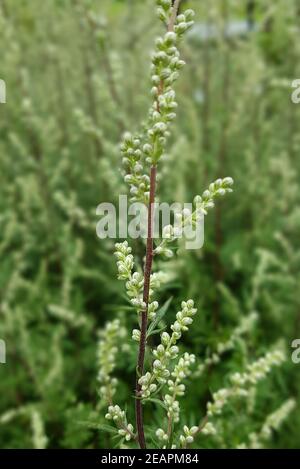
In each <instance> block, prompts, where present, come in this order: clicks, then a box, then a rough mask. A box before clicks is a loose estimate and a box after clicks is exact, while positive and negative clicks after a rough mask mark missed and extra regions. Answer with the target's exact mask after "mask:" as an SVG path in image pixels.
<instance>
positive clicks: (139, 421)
mask: <svg viewBox="0 0 300 469" xmlns="http://www.w3.org/2000/svg"><path fill="white" fill-rule="evenodd" d="M180 2H181V0H175V1H174V3H173V10H172V14H171V18H170V21H169V24H168V28H167V29H168V31H173V30H174V26H175V22H176V18H177V12H178V8H179V4H180ZM159 88H160V89H159V94H162V93H163V91H164V86H163V82H161V84H160V87H159ZM156 104H157V111H158V112H160V109H159V103H158V100H157V103H156ZM155 186H156V166H155V165H152V166H151V171H150V197H149V207H148V229H147V231H148V232H147V247H146V262H145V269H144V291H143V301H144V303H145V305H146V307H145V309H144V310H143V311H142V312H141V316H142V317H141V336H140V346H139V353H138V362H137V376H136V402H135V415H136V427H137V433H138V442H139V445H140V447H141V448H142V449H145V448H146V441H145V434H144V421H143V407H142V401H141V385H140V384H139V378H140V376H141V375H142V374H143V372H144V361H145V350H146V335H147V322H148V304H149V289H150V276H151V270H152V261H153V210H154V200H155Z"/></svg>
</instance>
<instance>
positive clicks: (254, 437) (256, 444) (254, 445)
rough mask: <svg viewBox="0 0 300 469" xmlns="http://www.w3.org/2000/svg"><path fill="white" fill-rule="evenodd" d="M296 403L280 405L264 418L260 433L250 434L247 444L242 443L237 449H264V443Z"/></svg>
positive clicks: (290, 401)
mask: <svg viewBox="0 0 300 469" xmlns="http://www.w3.org/2000/svg"><path fill="white" fill-rule="evenodd" d="M295 406H296V402H295V400H294V399H289V400H288V401H286V402H285V403H284V404H282V405H281V406H280V407H279V409H277V410H275V412H273V413H272V414H270V415H268V417H267V418H266V420H265V422H264V424H263V426H262V428H261V430H260V432H258V433H250V435H249V443H248V444H245V443H242V444H240V445H238V447H237V448H238V449H247V448H248V449H261V448H263V447H264V442H266V441H268V440H269V439H270V438H271V437H272V433H273V431H274V430H278V429H279V428H280V427H281V425H282V423H283V422H284V421H285V420H286V419H287V417H288V416H289V414H290V413H291V412H292V410H293V409H294V408H295Z"/></svg>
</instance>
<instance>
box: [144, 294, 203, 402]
mask: <svg viewBox="0 0 300 469" xmlns="http://www.w3.org/2000/svg"><path fill="white" fill-rule="evenodd" d="M181 308H182V309H181V311H179V312H178V313H177V314H176V321H175V323H174V324H173V325H172V326H171V329H172V330H173V333H172V334H171V335H170V334H168V333H167V332H163V333H162V334H161V344H159V345H158V346H157V348H156V349H154V350H153V356H154V358H155V360H154V362H153V371H152V374H151V373H149V372H148V373H147V374H146V375H144V376H142V377H141V378H140V380H139V383H140V384H141V386H142V397H144V398H146V397H149V395H150V394H151V393H152V392H155V390H156V388H155V389H154V387H153V388H152V389H153V391H150V386H151V385H152V384H153V383H154V381H157V382H158V383H160V384H165V383H166V382H167V379H168V378H169V376H170V374H171V373H170V371H169V369H168V365H169V362H170V360H174V359H175V358H176V357H177V356H178V353H179V349H178V347H177V345H176V342H177V340H178V339H180V337H181V334H182V332H184V331H187V330H188V326H189V325H190V324H191V323H192V322H193V320H192V317H193V316H194V315H195V314H196V312H197V309H196V308H194V301H193V300H188V301H183V302H182V303H181ZM191 357H193V356H192V355H188V354H187V355H186V361H188V358H189V360H192V358H191ZM183 360H184V358H183ZM181 363H183V362H181ZM178 372H179V369H178ZM149 391H150V393H149Z"/></svg>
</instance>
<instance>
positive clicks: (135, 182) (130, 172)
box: [121, 132, 150, 203]
mask: <svg viewBox="0 0 300 469" xmlns="http://www.w3.org/2000/svg"><path fill="white" fill-rule="evenodd" d="M121 152H122V154H123V159H122V163H123V166H124V168H125V171H126V175H125V178H124V179H125V182H126V183H127V184H129V186H130V194H131V196H132V197H131V201H132V202H142V203H147V202H148V200H149V186H150V179H149V176H148V175H147V174H143V165H142V160H141V158H142V155H143V152H142V149H141V140H140V138H138V137H134V136H132V135H131V134H130V133H129V132H126V134H125V135H124V140H123V143H122V144H121Z"/></svg>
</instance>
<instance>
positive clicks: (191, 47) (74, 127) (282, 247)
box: [0, 0, 300, 448]
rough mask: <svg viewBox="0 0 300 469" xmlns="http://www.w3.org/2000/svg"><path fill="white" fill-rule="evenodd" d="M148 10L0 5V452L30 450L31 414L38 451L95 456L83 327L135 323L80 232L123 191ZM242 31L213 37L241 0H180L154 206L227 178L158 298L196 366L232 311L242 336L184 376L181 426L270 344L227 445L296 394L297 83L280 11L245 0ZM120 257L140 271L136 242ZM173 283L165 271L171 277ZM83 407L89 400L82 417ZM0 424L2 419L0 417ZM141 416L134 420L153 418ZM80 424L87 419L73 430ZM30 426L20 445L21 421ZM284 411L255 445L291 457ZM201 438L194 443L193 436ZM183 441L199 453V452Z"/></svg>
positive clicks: (292, 32)
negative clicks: (250, 318) (167, 135)
mask: <svg viewBox="0 0 300 469" xmlns="http://www.w3.org/2000/svg"><path fill="white" fill-rule="evenodd" d="M153 3H154V2H152V1H150V0H149V1H137V0H131V1H130V0H123V1H121V0H119V1H118V0H102V1H101V2H96V1H92V0H90V1H89V0H84V1H76V0H65V1H62V0H56V1H53V0H44V1H43V2H40V1H38V0H31V1H30V2H28V1H25V0H1V1H0V12H1V13H0V31H1V32H0V34H1V41H0V51H1V55H0V57H1V68H0V75H1V76H0V78H2V79H4V80H5V82H6V86H7V103H6V104H5V105H2V104H1V105H0V116H1V119H0V255H1V268H0V322H1V325H0V338H1V339H4V340H5V341H6V346H7V364H6V365H0V383H1V384H0V389H1V392H0V447H2V448H24V447H25V448H27V447H32V446H33V445H35V443H34V441H35V439H36V438H35V437H36V435H35V436H34V432H35V429H34V424H33V423H32V415H33V411H37V412H38V413H39V416H40V418H41V421H42V422H43V425H44V428H45V433H46V435H47V438H48V443H47V444H48V447H51V448H98V447H107V446H109V447H111V445H114V444H115V443H114V441H113V440H110V438H109V435H106V434H104V433H102V432H99V431H98V430H97V428H96V427H97V425H98V424H101V423H103V415H104V411H103V409H99V403H98V395H97V386H98V384H97V382H96V376H97V363H96V358H95V357H96V348H97V330H98V329H99V328H101V327H103V325H104V323H105V321H106V320H109V319H111V318H112V317H116V316H118V317H119V318H120V319H121V321H122V323H123V324H126V327H127V328H128V331H130V330H131V329H132V327H133V325H134V322H135V319H136V318H134V317H131V316H130V313H128V311H126V307H124V292H123V287H122V285H121V283H120V282H118V281H117V280H116V267H115V262H114V260H113V257H112V252H113V242H112V240H110V241H100V240H99V239H97V236H96V233H95V227H96V223H97V218H96V216H95V209H96V207H97V205H98V204H99V203H100V202H103V201H112V202H115V201H116V200H117V197H118V195H119V194H120V193H125V188H124V186H123V181H122V174H121V172H120V169H119V168H120V152H119V147H118V144H119V141H120V139H121V135H122V133H123V132H124V130H126V129H128V130H133V131H134V130H135V129H136V126H137V124H138V123H139V122H140V121H141V120H143V119H145V118H146V112H147V108H148V105H149V101H150V99H149V91H148V90H149V89H150V80H149V73H148V70H149V54H150V51H151V48H152V44H153V40H154V38H155V36H156V34H157V31H158V29H157V28H158V27H159V25H158V22H157V21H156V20H155V11H154V10H155V9H154V8H153ZM254 3H255V15H254V18H255V25H256V26H257V28H255V30H254V31H246V32H245V34H242V35H234V36H228V35H226V34H225V35H224V32H225V29H224V28H225V26H224V25H226V24H227V23H228V22H231V23H232V22H236V21H241V20H246V19H247V16H246V11H247V10H246V6H247V2H246V1H245V2H236V1H233V0H220V1H216V2H214V3H213V2H211V1H210V0H203V1H201V2H198V1H197V2H196V1H191V2H186V4H189V5H191V6H192V7H194V8H195V10H196V12H197V22H198V23H199V24H200V26H201V24H202V25H203V24H213V25H214V26H215V28H216V31H217V34H216V35H215V36H214V37H211V38H207V39H205V38H204V39H203V37H202V34H201V28H200V29H197V27H198V26H199V24H198V26H197V27H195V29H194V31H193V32H192V33H190V36H189V41H188V42H187V43H185V45H184V46H183V50H182V53H183V56H184V59H185V60H186V62H187V63H188V66H187V67H186V68H185V70H184V72H183V76H182V78H181V80H180V83H179V85H178V88H177V89H178V100H179V109H180V112H179V113H178V114H179V115H178V119H177V121H176V124H175V132H174V134H173V137H172V139H171V142H170V146H169V155H168V158H167V159H166V161H165V162H164V168H163V169H162V177H161V179H160V181H159V194H160V197H161V200H165V201H170V202H173V201H191V200H192V198H193V197H194V195H195V194H197V193H200V192H201V191H202V190H203V189H204V188H205V187H206V186H207V184H208V183H209V182H210V181H211V180H213V179H215V178H216V177H224V176H227V175H230V176H232V177H233V178H234V179H235V192H234V194H233V197H232V198H231V200H230V201H228V200H227V201H226V202H224V203H223V202H220V203H219V205H218V208H217V210H216V212H215V214H213V215H211V216H210V217H209V218H207V221H206V227H205V236H206V241H205V246H204V248H203V249H202V250H200V251H199V252H198V251H197V252H193V251H184V249H183V248H180V250H179V253H178V256H177V258H176V259H175V260H171V261H170V262H169V263H168V264H167V267H166V268H167V271H168V273H169V274H170V278H173V280H172V281H170V283H169V284H167V285H166V286H165V287H164V290H163V291H162V292H161V304H162V303H163V301H164V300H166V299H168V298H169V297H170V296H173V297H174V300H173V305H174V306H173V310H172V309H170V310H169V311H168V313H167V320H168V321H171V320H172V318H173V317H174V314H175V312H176V310H175V309H174V308H175V307H176V305H179V303H180V301H181V300H182V299H185V298H189V297H191V298H194V299H195V301H196V303H197V305H198V307H199V315H198V316H197V319H196V320H195V324H194V325H193V328H192V329H191V332H190V334H189V335H188V336H187V338H186V340H185V344H184V346H185V347H186V350H188V351H192V352H193V353H195V354H196V355H197V356H198V357H200V361H201V358H202V359H203V358H204V357H205V356H206V355H207V353H208V352H209V351H210V350H214V348H215V347H216V345H217V344H218V343H219V342H220V341H221V340H225V339H226V338H228V337H229V336H230V333H231V331H232V330H233V329H234V328H235V327H236V325H237V324H238V322H239V320H240V318H241V317H242V316H245V315H247V314H249V313H251V312H252V311H257V312H258V315H259V319H258V324H257V327H256V328H255V330H254V331H253V332H252V333H251V334H248V335H247V337H245V338H244V339H243V340H242V341H241V342H240V346H239V347H237V348H236V349H235V350H234V351H232V352H228V354H226V355H225V357H224V360H223V361H222V363H221V364H219V365H217V366H216V367H215V368H213V369H212V370H210V371H209V373H208V374H206V375H205V376H204V377H203V378H202V379H201V380H195V381H192V383H191V385H190V387H189V394H188V399H185V400H184V402H183V404H182V405H183V408H184V409H185V411H186V415H192V416H193V417H192V418H193V419H194V420H193V421H192V422H187V424H189V425H191V424H194V423H195V419H197V418H198V417H199V415H201V413H202V414H203V413H204V411H205V403H206V401H207V399H208V398H209V396H210V392H211V391H212V390H216V389H218V388H220V387H223V386H224V384H225V383H226V377H227V376H228V374H229V373H232V372H233V371H236V370H240V369H241V368H243V366H244V365H245V363H247V362H248V361H252V360H254V359H255V358H256V357H257V356H259V355H261V354H262V353H264V352H265V351H266V350H268V349H269V348H270V347H271V346H272V345H273V344H274V343H276V342H277V341H278V340H279V339H281V340H282V341H283V342H284V343H285V346H286V349H287V357H288V360H287V363H286V364H285V366H284V367H283V368H281V369H280V370H276V372H275V373H274V374H273V375H272V377H271V378H270V379H268V380H267V382H266V383H265V382H264V383H263V384H262V385H260V386H259V388H258V395H257V398H256V406H255V409H254V411H253V412H252V413H251V415H250V416H249V415H246V413H247V412H246V410H245V409H243V410H242V409H237V408H234V407H233V408H229V409H228V418H227V419H226V422H227V423H226V428H225V429H224V435H225V436H224V440H223V443H222V444H223V445H224V446H226V447H236V446H237V445H238V444H239V443H240V442H243V441H244V440H246V439H247V435H248V434H249V433H250V432H251V431H257V430H259V428H260V427H261V425H262V423H263V421H264V418H265V416H266V415H267V414H269V413H271V412H272V411H274V410H275V409H276V408H277V407H279V406H280V405H281V403H282V402H283V401H284V400H285V399H288V398H289V397H294V398H295V399H296V400H297V399H298V398H299V391H300V389H299V373H300V369H299V365H298V367H297V365H295V364H292V363H291V360H290V353H291V350H290V343H291V341H292V340H293V339H294V338H297V337H299V336H300V297H299V292H298V288H299V281H300V270H299V264H300V247H299V229H300V209H299V201H300V196H299V175H300V159H299V150H300V134H299V117H300V114H299V113H300V111H299V106H297V105H295V104H292V102H291V91H292V89H291V81H292V80H293V79H295V78H300V66H299V64H300V60H299V59H300V41H299V26H300V13H299V8H298V5H297V1H294V0H290V2H289V7H288V8H287V4H286V3H287V2H286V1H285V0H278V1H277V2H273V1H271V0H268V1H266V0H265V1H261V0H257V1H256V2H254ZM135 252H136V253H139V256H138V255H137V258H138V260H139V261H140V262H142V257H143V254H144V250H143V246H140V245H139V244H138V243H136V246H135ZM175 274H176V275H175ZM128 343H129V344H130V345H129V346H128V348H127V349H125V350H126V353H122V354H120V359H119V360H120V362H119V363H118V370H119V371H118V377H119V378H120V382H121V385H120V386H119V392H118V401H119V402H118V403H120V404H122V405H123V407H124V406H127V407H128V413H129V415H130V416H131V420H133V399H132V393H133V389H134V371H135V359H136V344H134V343H131V341H130V332H129V337H128ZM97 406H98V408H97ZM8 411H10V412H11V414H8V413H7V412H8ZM1 416H2V417H1ZM160 416H161V415H160V413H159V412H158V413H156V414H154V415H153V412H152V409H151V406H149V409H147V410H146V411H145V420H146V422H148V423H150V421H151V419H155V420H156V423H157V426H159V423H160ZM87 421H88V422H90V424H89V425H88V426H87V424H86V422H87ZM31 426H32V428H33V430H32V431H33V436H32V431H31V430H30V428H31ZM299 430H300V413H299V409H297V411H295V412H294V413H293V414H292V415H291V416H290V418H289V419H288V421H287V422H285V424H284V427H283V428H282V429H281V431H280V432H278V433H276V434H274V437H273V439H272V441H271V442H270V446H272V447H288V448H296V447H299V438H298V434H299ZM207 441H208V440H207ZM207 441H206V440H203V441H202V440H201V445H202V446H203V447H205V446H206V445H210V444H211V443H207Z"/></svg>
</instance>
